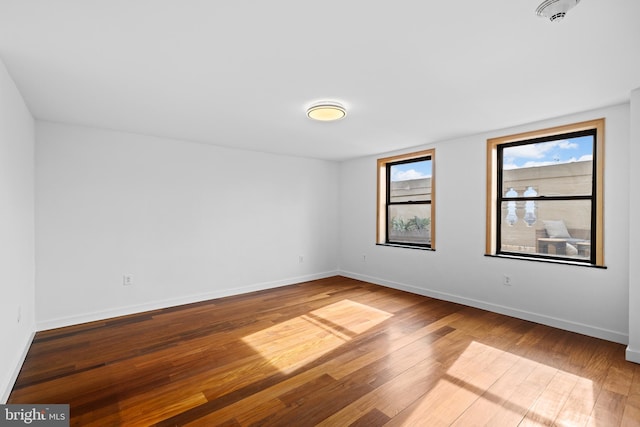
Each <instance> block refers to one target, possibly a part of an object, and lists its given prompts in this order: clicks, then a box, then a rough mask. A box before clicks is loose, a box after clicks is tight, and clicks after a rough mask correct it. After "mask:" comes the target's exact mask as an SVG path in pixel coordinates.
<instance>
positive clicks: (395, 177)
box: [391, 160, 431, 182]
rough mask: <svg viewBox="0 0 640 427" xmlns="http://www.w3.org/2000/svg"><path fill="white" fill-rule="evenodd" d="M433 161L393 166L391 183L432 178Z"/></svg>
mask: <svg viewBox="0 0 640 427" xmlns="http://www.w3.org/2000/svg"><path fill="white" fill-rule="evenodd" d="M430 177H431V160H423V161H420V162H411V163H403V164H399V165H392V166H391V181H394V182H395V181H406V180H408V179H419V178H430Z"/></svg>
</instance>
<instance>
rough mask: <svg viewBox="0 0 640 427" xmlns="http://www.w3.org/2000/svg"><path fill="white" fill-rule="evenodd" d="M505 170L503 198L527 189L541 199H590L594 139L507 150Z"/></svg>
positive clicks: (582, 138) (542, 143) (522, 193)
mask: <svg viewBox="0 0 640 427" xmlns="http://www.w3.org/2000/svg"><path fill="white" fill-rule="evenodd" d="M502 169H503V178H502V188H503V189H504V193H505V194H504V195H506V193H507V192H508V191H510V190H513V191H515V193H516V195H515V196H513V197H518V196H520V197H521V196H523V195H524V192H525V191H526V190H527V189H528V188H532V189H534V190H535V191H536V193H537V195H538V196H575V195H582V196H588V195H591V191H592V174H593V136H591V135H587V136H581V137H577V138H570V139H560V140H555V141H548V142H541V143H535V144H525V145H517V146H512V147H505V148H504V149H503V151H502Z"/></svg>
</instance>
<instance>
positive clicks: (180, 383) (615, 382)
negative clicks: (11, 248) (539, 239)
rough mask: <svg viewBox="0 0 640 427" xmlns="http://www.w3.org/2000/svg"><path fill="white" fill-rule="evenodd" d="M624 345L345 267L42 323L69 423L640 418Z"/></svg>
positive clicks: (614, 422)
mask: <svg viewBox="0 0 640 427" xmlns="http://www.w3.org/2000/svg"><path fill="white" fill-rule="evenodd" d="M624 350H625V349H624V346H622V345H620V344H615V343H611V342H607V341H603V340H599V339H595V338H590V337H586V336H583V335H579V334H575V333H571V332H566V331H562V330H558V329H554V328H550V327H546V326H542V325H539V324H535V323H531V322H526V321H522V320H518V319H514V318H510V317H507V316H502V315H498V314H495V313H490V312H486V311H482V310H478V309H474V308H470V307H465V306H463V305H459V304H453V303H448V302H444V301H439V300H435V299H431V298H426V297H422V296H417V295H413V294H409V293H406V292H401V291H397V290H393V289H388V288H384V287H380V286H376V285H372V284H368V283H364V282H360V281H357V280H352V279H347V278H344V277H332V278H328V279H323V280H317V281H313V282H307V283H301V284H297V285H292V286H287V287H283V288H278V289H273V290H268V291H261V292H255V293H251V294H245V295H238V296H234V297H229V298H223V299H217V300H211V301H207V302H202V303H197V304H190V305H185V306H181V307H174V308H169V309H165V310H156V311H152V312H146V313H141V314H136V315H131V316H125V317H121V318H116V319H110V320H105V321H101V322H93V323H87V324H83V325H78V326H72V327H68V328H61V329H56V330H50V331H44V332H39V333H37V335H36V337H35V340H34V342H33V345H32V346H31V349H30V351H29V353H28V355H27V358H26V361H25V364H24V366H23V369H22V371H21V373H20V375H19V377H18V380H17V382H16V385H15V387H14V390H13V392H12V394H11V396H10V399H9V403H68V404H70V405H71V416H72V418H71V425H73V426H110V425H113V426H119V425H124V426H138V425H140V426H147V425H157V426H182V425H190V426H314V425H320V426H331V427H333V426H366V427H372V426H383V425H384V426H429V427H430V426H449V425H454V426H464V427H466V426H481V425H489V426H539V425H565V426H606V427H609V426H618V425H621V426H640V365H636V364H633V363H630V362H626V361H625V360H624Z"/></svg>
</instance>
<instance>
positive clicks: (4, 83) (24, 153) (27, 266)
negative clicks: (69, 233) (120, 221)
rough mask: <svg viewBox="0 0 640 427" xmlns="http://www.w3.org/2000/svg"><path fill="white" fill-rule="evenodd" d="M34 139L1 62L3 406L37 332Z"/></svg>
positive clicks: (0, 350)
mask: <svg viewBox="0 0 640 427" xmlns="http://www.w3.org/2000/svg"><path fill="white" fill-rule="evenodd" d="M34 139H35V136H34V121H33V118H32V117H31V114H30V113H29V110H28V109H27V107H26V106H25V103H24V101H23V99H22V96H21V95H20V93H19V92H18V89H17V88H16V86H15V84H14V82H13V80H12V79H11V77H10V76H9V74H8V73H7V69H6V68H5V66H4V64H3V63H2V61H0V343H2V345H0V403H5V402H6V401H7V398H8V397H9V393H10V391H11V388H12V387H13V383H14V382H15V379H16V377H17V374H18V371H19V369H20V366H21V365H22V361H23V358H24V356H25V355H26V350H27V348H28V345H29V344H30V343H31V339H32V337H33V333H34V331H35V322H34V301H35V300H34V274H35V273H34V272H35V267H34V218H33V216H34V208H33V203H34V184H33V174H34V166H33V164H34Z"/></svg>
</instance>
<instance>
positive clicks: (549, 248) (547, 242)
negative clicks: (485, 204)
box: [500, 200, 591, 260]
mask: <svg viewBox="0 0 640 427" xmlns="http://www.w3.org/2000/svg"><path fill="white" fill-rule="evenodd" d="M527 203H530V204H532V205H527ZM510 224H511V225H510ZM500 232H501V242H500V243H501V251H502V252H516V253H522V254H539V255H551V256H558V257H566V258H570V259H584V260H588V259H590V256H591V201H590V200H563V201H548V200H542V201H536V202H513V201H511V202H503V203H502V227H501V229H500Z"/></svg>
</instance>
